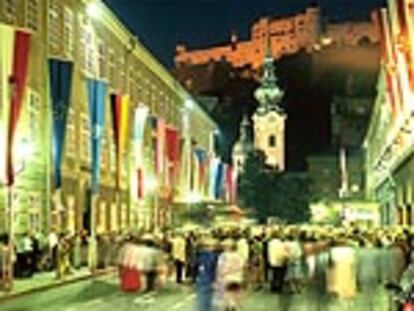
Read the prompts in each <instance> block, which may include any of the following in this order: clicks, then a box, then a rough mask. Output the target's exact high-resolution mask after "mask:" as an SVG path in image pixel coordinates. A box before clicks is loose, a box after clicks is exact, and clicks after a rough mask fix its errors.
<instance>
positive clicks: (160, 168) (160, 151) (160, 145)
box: [155, 118, 166, 176]
mask: <svg viewBox="0 0 414 311" xmlns="http://www.w3.org/2000/svg"><path fill="white" fill-rule="evenodd" d="M165 129H166V124H165V120H164V119H162V118H158V122H157V127H156V136H157V138H156V139H157V140H156V150H155V168H156V173H157V175H158V176H161V175H162V174H163V173H164V166H165Z"/></svg>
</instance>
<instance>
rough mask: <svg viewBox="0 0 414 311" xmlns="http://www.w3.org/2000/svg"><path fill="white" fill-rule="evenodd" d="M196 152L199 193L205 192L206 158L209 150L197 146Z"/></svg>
mask: <svg viewBox="0 0 414 311" xmlns="http://www.w3.org/2000/svg"><path fill="white" fill-rule="evenodd" d="M194 154H195V156H196V159H197V165H196V167H197V171H198V174H197V175H198V176H197V191H198V192H199V193H203V189H204V180H205V177H206V159H207V152H206V151H205V150H204V149H203V148H199V147H198V148H195V150H194Z"/></svg>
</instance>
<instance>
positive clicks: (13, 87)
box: [1, 30, 31, 186]
mask: <svg viewBox="0 0 414 311" xmlns="http://www.w3.org/2000/svg"><path fill="white" fill-rule="evenodd" d="M9 37H10V36H9V34H7V31H6V40H7V38H9ZM1 39H2V40H3V37H1ZM30 39H31V35H30V34H29V33H27V32H23V31H20V30H17V31H15V33H14V46H13V48H14V49H13V64H12V71H11V75H10V76H9V88H8V89H9V90H10V94H11V100H10V111H9V118H8V131H7V146H6V161H7V165H6V177H7V185H9V186H10V185H13V184H14V163H13V145H14V137H15V133H16V128H17V123H18V121H19V116H20V111H21V108H22V105H23V99H24V92H25V90H26V80H27V72H28V67H29V66H28V65H29V50H30V42H31V40H30ZM2 44H3V41H2ZM6 44H7V41H6ZM5 48H7V46H6V47H5ZM5 66H8V64H5Z"/></svg>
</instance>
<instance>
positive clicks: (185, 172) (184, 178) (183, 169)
mask: <svg viewBox="0 0 414 311" xmlns="http://www.w3.org/2000/svg"><path fill="white" fill-rule="evenodd" d="M191 158H192V153H191V141H190V138H189V137H184V138H182V143H181V160H180V185H181V186H180V189H181V190H182V192H183V193H182V194H184V195H187V194H188V193H190V192H191V189H192V188H191V186H192V176H191V171H192V170H191V165H192V163H191V162H192V159H191Z"/></svg>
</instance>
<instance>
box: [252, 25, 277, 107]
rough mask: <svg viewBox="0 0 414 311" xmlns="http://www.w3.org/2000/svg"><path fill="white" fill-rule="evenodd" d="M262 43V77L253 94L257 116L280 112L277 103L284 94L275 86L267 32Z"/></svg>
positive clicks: (275, 80) (275, 81) (273, 66)
mask: <svg viewBox="0 0 414 311" xmlns="http://www.w3.org/2000/svg"><path fill="white" fill-rule="evenodd" d="M264 43H265V49H266V53H265V58H264V62H263V76H262V79H261V81H260V86H259V88H258V89H257V90H256V92H255V94H254V95H255V97H256V99H257V101H258V102H259V108H258V110H257V112H258V113H259V114H264V113H266V112H267V111H271V110H275V111H282V108H280V106H279V103H280V101H281V100H282V97H283V94H284V92H283V91H282V90H281V89H280V88H279V86H278V85H277V78H276V74H275V65H274V59H273V56H272V48H271V41H270V35H269V31H268V32H267V33H266V37H265V42H264Z"/></svg>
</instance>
